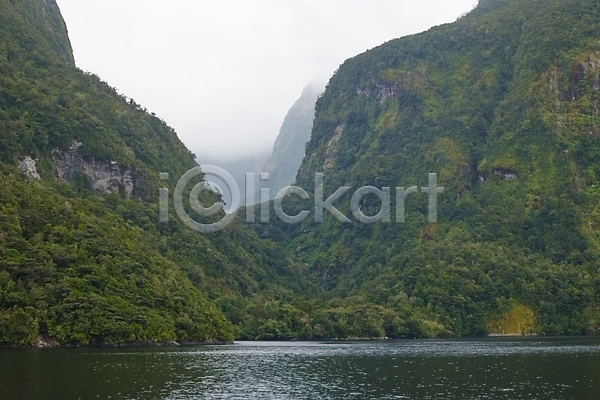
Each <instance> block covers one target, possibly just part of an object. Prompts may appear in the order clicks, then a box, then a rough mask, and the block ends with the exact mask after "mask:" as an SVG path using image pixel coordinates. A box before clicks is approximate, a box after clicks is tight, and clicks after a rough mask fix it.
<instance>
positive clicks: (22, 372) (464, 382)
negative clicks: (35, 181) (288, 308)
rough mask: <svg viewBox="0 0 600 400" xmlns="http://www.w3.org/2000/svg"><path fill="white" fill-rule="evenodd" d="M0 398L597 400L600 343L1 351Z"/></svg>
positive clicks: (498, 341) (551, 340)
mask: <svg viewBox="0 0 600 400" xmlns="http://www.w3.org/2000/svg"><path fill="white" fill-rule="evenodd" d="M0 398H1V399H36V400H37V399H61V400H62V399H93V398H101V399H110V398H112V399H600V339H599V338H560V339H558V338H523V339H521V338H519V339H505V338H502V339H481V340H428V341H421V340H406V341H385V342H342V343H337V342H336V343H313V342H311V343H307V342H292V343H265V342H258V343H250V342H241V343H236V344H235V345H231V346H208V347H200V348H184V349H182V348H177V349H125V350H122V349H110V350H106V349H52V350H34V349H0Z"/></svg>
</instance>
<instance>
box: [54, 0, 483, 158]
mask: <svg viewBox="0 0 600 400" xmlns="http://www.w3.org/2000/svg"><path fill="white" fill-rule="evenodd" d="M58 3H59V6H60V8H61V11H62V14H63V16H64V18H65V20H66V23H67V27H68V29H69V36H70V38H71V43H72V45H73V50H74V52H75V59H76V62H77V65H78V66H79V67H80V68H81V69H83V70H84V71H90V72H93V73H95V74H98V75H99V76H100V77H101V78H102V79H103V80H104V81H106V82H108V83H109V84H110V85H111V86H114V87H116V88H118V90H119V92H121V93H123V94H124V95H126V96H128V97H131V98H133V99H135V101H136V102H137V103H139V104H141V105H142V106H144V107H146V108H148V110H149V111H152V112H155V113H156V114H157V115H158V116H159V117H161V118H162V119H164V120H165V121H166V122H167V123H168V124H169V125H171V126H172V127H173V128H175V130H176V131H177V133H178V135H179V137H180V138H181V139H182V141H183V142H184V143H185V144H186V145H187V146H188V148H190V150H192V151H193V152H194V153H196V154H197V155H198V156H199V158H200V160H199V161H200V162H202V155H203V154H207V153H208V154H211V155H212V156H213V157H212V158H215V157H218V158H223V159H231V158H237V157H240V156H244V155H251V154H254V153H259V152H263V151H265V150H266V149H270V148H272V146H273V143H274V142H275V138H276V137H277V134H278V132H279V127H280V126H281V123H282V122H283V118H284V116H285V114H286V112H287V110H288V109H289V108H290V107H291V105H292V104H293V103H294V101H295V100H296V99H297V98H298V97H299V96H300V94H301V92H302V89H303V87H304V86H305V85H306V84H307V83H308V82H309V81H311V80H315V79H321V80H324V81H326V80H328V79H329V77H331V75H332V74H333V72H334V71H335V70H336V69H337V68H338V67H339V65H340V64H341V63H342V62H343V61H344V60H345V59H347V58H350V57H352V56H354V55H356V54H359V53H362V52H364V51H365V50H367V49H370V48H373V47H375V46H378V45H380V44H382V43H384V42H386V41H388V40H391V39H393V38H397V37H401V36H406V35H409V34H413V33H417V32H421V31H424V30H427V29H428V28H430V27H432V26H435V25H440V24H443V23H448V22H453V21H454V20H456V18H458V17H459V16H460V15H461V14H463V13H465V12H467V11H470V10H471V9H472V8H473V7H474V5H475V3H476V0H420V1H406V0H370V1H367V0H294V1H285V0H252V1H250V0H246V1H244V0H221V1H205V0H195V1H192V0H169V1H157V0H101V1H100V0H85V1H82V0H58Z"/></svg>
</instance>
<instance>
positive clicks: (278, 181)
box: [264, 83, 323, 199]
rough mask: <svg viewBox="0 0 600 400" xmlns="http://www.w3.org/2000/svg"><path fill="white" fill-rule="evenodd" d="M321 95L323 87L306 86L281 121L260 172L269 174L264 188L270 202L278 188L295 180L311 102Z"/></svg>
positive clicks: (312, 107) (307, 134) (310, 119)
mask: <svg viewBox="0 0 600 400" xmlns="http://www.w3.org/2000/svg"><path fill="white" fill-rule="evenodd" d="M322 92H323V87H322V86H321V85H319V84H318V83H310V84H308V85H307V86H306V87H305V88H304V90H303V91H302V95H301V96H300V98H299V99H298V100H296V102H295V103H294V105H293V106H292V107H291V108H290V110H289V111H288V113H287V115H286V116H285V119H284V120H283V124H282V125H281V130H280V131H279V136H277V140H276V141H275V145H274V146H273V153H272V154H271V156H270V157H269V160H268V162H267V164H266V167H265V171H264V172H267V173H269V174H270V177H269V183H268V187H269V189H270V190H271V199H273V198H275V196H276V195H277V193H278V192H279V191H280V190H281V189H283V188H284V187H286V186H289V185H291V184H292V183H294V182H295V181H296V174H297V173H298V169H299V168H300V164H301V163H302V159H303V158H304V155H305V152H304V147H305V145H306V143H308V141H309V140H310V133H311V130H312V125H313V120H314V118H315V103H316V101H317V97H318V96H319V95H320V94H321V93H322Z"/></svg>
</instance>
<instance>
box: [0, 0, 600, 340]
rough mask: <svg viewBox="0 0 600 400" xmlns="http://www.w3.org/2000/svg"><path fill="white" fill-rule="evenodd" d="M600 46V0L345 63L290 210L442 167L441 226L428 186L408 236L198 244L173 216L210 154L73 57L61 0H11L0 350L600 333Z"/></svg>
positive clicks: (298, 232)
mask: <svg viewBox="0 0 600 400" xmlns="http://www.w3.org/2000/svg"><path fill="white" fill-rule="evenodd" d="M53 5H54V6H53ZM599 37H600V4H598V3H597V2H596V1H592V0H566V1H565V0H560V1H558V0H544V1H542V0H539V1H531V0H527V1H526V0H481V1H480V2H479V5H478V6H477V7H476V8H475V9H474V10H473V11H472V12H471V13H469V14H468V15H466V16H464V17H462V18H460V19H459V20H457V21H456V22H454V23H452V24H447V25H442V26H438V27H435V28H432V29H431V30H429V31H427V32H424V33H421V34H418V35H413V36H410V37H405V38H400V39H394V40H391V41H389V42H387V43H385V44H382V45H381V46H379V47H376V48H374V49H372V50H369V51H367V52H365V53H363V54H360V55H357V56H356V57H353V58H351V59H349V60H347V61H346V62H344V64H342V65H341V66H340V68H339V69H338V71H337V72H336V73H335V74H334V76H333V77H332V78H331V80H330V82H329V84H328V86H327V88H326V90H325V92H324V94H323V95H322V96H320V97H319V99H318V101H317V104H316V108H315V120H314V124H313V129H312V133H311V137H310V141H309V142H308V143H307V145H306V156H305V158H304V159H303V162H302V165H301V167H300V170H299V172H298V175H297V184H298V185H299V186H301V187H302V188H304V189H305V190H306V191H307V192H309V194H310V197H311V199H310V201H304V200H300V199H298V198H296V197H289V198H286V199H285V200H284V209H285V210H287V211H288V212H289V214H291V215H293V214H295V212H294V211H299V210H300V209H308V208H307V207H310V204H312V203H311V202H312V201H313V200H314V193H313V191H314V174H315V173H323V174H324V177H325V197H327V196H329V195H330V194H331V193H333V192H334V191H335V189H336V188H338V187H340V186H348V187H351V188H352V189H353V190H352V191H350V193H351V192H353V191H355V190H356V189H358V188H359V187H361V186H365V185H370V186H375V187H378V188H380V189H381V188H383V187H390V188H391V191H392V197H393V198H395V195H396V188H408V187H411V186H418V187H424V186H427V177H428V174H429V173H437V174H438V184H439V185H440V186H443V187H444V193H443V194H440V195H439V196H438V203H439V206H438V210H439V211H438V222H437V223H429V222H428V215H427V214H428V204H427V196H426V195H424V194H421V193H420V194H418V195H411V196H409V197H407V199H406V209H405V216H406V218H405V221H404V222H402V223H397V222H395V221H396V212H395V209H394V207H392V221H393V222H392V223H388V224H385V223H377V224H372V225H366V224H361V223H358V222H356V221H355V220H353V222H351V223H340V222H339V221H338V220H336V219H335V218H333V217H332V216H331V215H328V213H325V214H326V216H325V220H324V222H323V223H321V224H319V223H315V222H314V215H311V217H310V218H308V219H306V220H305V221H304V222H302V223H301V224H298V225H289V224H284V223H281V222H277V221H276V219H275V218H271V222H270V223H268V224H261V223H256V224H247V223H246V222H245V211H244V210H242V211H241V212H240V213H239V215H238V217H237V219H236V221H234V222H233V223H232V224H231V225H229V226H228V227H227V228H226V229H224V230H222V231H220V232H217V233H214V234H208V235H206V234H205V235H203V234H198V233H196V232H193V231H191V230H189V229H187V228H186V227H185V226H184V225H183V224H182V223H181V222H180V221H179V220H178V219H177V218H176V217H175V211H174V209H173V205H172V204H170V216H171V218H170V219H169V222H168V223H160V222H159V196H158V193H159V188H161V187H164V188H168V189H169V190H170V193H173V191H174V189H175V186H176V184H177V180H178V177H179V176H181V175H182V174H183V173H184V172H185V171H187V170H188V169H190V168H192V167H194V166H196V165H197V164H196V161H195V159H194V155H193V154H192V153H191V152H190V151H189V150H188V149H187V148H186V147H185V146H184V145H183V143H182V142H181V141H180V140H179V139H178V137H177V134H176V132H175V131H174V130H173V129H172V128H170V127H169V126H168V125H167V123H166V122H165V121H162V120H161V119H159V118H157V117H156V116H154V115H153V114H152V113H150V112H148V111H147V110H146V109H145V108H144V107H143V106H141V105H139V104H137V103H136V102H135V101H134V100H133V99H131V98H128V97H126V96H124V95H120V94H118V93H117V91H116V90H115V89H114V88H112V87H111V86H110V85H109V84H107V83H106V82H103V81H102V80H101V79H100V77H98V76H96V75H93V74H90V73H84V72H82V71H81V70H80V69H78V68H77V67H76V65H75V63H74V58H73V54H72V50H71V45H70V42H69V39H68V35H67V32H66V26H65V23H64V21H63V20H62V16H61V15H60V12H59V11H58V7H57V6H56V3H54V2H53V1H42V0H0V185H1V187H2V190H1V191H0V345H3V346H14V345H16V346H32V345H34V344H35V343H36V340H37V339H38V338H39V337H40V336H42V337H44V338H49V340H50V341H51V342H53V343H54V344H56V345H91V346H99V345H122V344H150V343H164V342H172V341H176V342H178V343H182V344H185V343H190V344H192V343H227V342H231V341H232V340H234V339H249V340H291V339H305V340H325V339H347V338H392V339H396V338H437V337H461V336H485V335H490V334H522V335H526V334H540V335H594V334H600V257H599V254H600V117H599V116H598V110H599V109H600V41H599V40H598V38H599ZM290 140H291V139H290ZM26 157H29V158H30V159H31V160H33V161H34V162H35V165H36V168H37V173H38V174H39V179H36V178H35V177H32V176H28V174H25V173H23V171H22V170H21V169H20V168H19V163H20V162H22V161H23V160H24V159H25V158H26ZM73 160H74V161H73ZM61 163H62V164H61ZM90 165H92V166H95V167H97V168H105V169H106V170H110V171H113V172H115V171H117V172H115V173H116V175H115V176H118V177H122V179H121V178H119V179H121V180H119V179H117V180H116V181H114V182H113V185H112V186H111V188H112V189H111V190H98V186H97V185H96V183H97V182H95V181H94V180H93V177H92V175H90V173H89V168H91V167H90ZM59 167H60V168H59ZM61 168H62V169H66V170H67V172H66V173H65V174H63V175H64V178H59V177H58V172H57V171H59V169H61ZM86 168H87V169H86ZM111 168H112V169H111ZM63 172H64V171H63ZM162 172H168V173H169V178H170V179H169V180H163V181H161V180H160V179H159V173H162ZM61 176H62V175H61ZM125 176H127V177H128V178H127V179H128V181H127V183H126V182H125V181H126V179H125V178H124V177H125ZM129 189H131V190H129ZM202 196H203V198H202V200H203V202H204V203H206V204H207V205H209V204H211V203H213V202H214V201H217V200H218V198H217V195H216V194H211V193H208V192H206V191H205V192H203V194H202ZM350 196H351V195H350V194H347V195H345V196H344V197H342V198H341V199H340V200H338V201H337V202H336V204H335V206H336V207H337V208H338V209H339V210H340V211H341V212H343V213H344V214H346V216H348V217H350V218H351V217H352V215H351V213H350ZM361 206H362V208H363V209H364V210H365V212H366V213H367V214H369V213H371V215H373V214H376V213H377V211H378V209H379V208H380V207H381V204H380V202H379V200H378V199H377V198H375V197H374V196H370V195H369V196H365V197H364V199H363V201H362V203H361ZM269 207H273V205H272V204H269ZM259 208H260V207H259Z"/></svg>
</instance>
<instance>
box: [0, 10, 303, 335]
mask: <svg viewBox="0 0 600 400" xmlns="http://www.w3.org/2000/svg"><path fill="white" fill-rule="evenodd" d="M0 71H1V73H0V184H1V185H2V188H3V189H2V191H0V345H33V344H37V345H39V346H45V345H47V344H48V343H57V344H62V345H65V344H72V345H102V344H113V345H114V344H119V343H153V342H167V341H173V340H177V341H179V342H205V341H220V342H227V341H231V340H232V339H233V338H234V337H235V335H236V334H237V331H238V330H239V328H237V327H236V326H235V325H234V324H235V323H236V319H235V310H234V311H231V310H232V307H231V306H230V305H231V304H236V302H237V301H239V300H238V299H243V298H254V296H256V295H257V294H259V293H265V292H266V291H268V290H272V291H276V292H277V293H279V294H280V295H281V296H283V295H286V293H291V292H292V291H293V290H296V291H298V292H300V291H302V292H307V293H309V292H310V290H309V289H306V288H303V287H302V283H301V279H299V278H298V274H300V272H299V271H300V269H299V265H298V264H297V263H295V262H292V261H290V260H288V259H287V257H286V255H285V254H284V252H283V249H282V248H281V247H280V246H277V245H275V244H273V243H272V242H270V241H266V240H262V239H259V238H258V237H257V236H256V234H255V233H254V232H252V231H251V230H250V229H248V227H247V226H245V225H242V224H240V223H237V222H233V223H232V224H231V225H230V226H229V227H228V228H227V229H226V230H224V231H222V232H219V233H216V234H213V235H202V234H198V233H196V232H193V231H191V230H189V229H188V228H187V227H186V226H184V224H183V222H182V221H180V220H179V219H178V218H177V217H176V212H175V209H174V203H173V196H172V194H173V193H174V189H175V184H176V183H177V182H178V180H179V179H180V177H181V176H182V175H183V174H184V173H185V172H186V171H188V170H190V169H191V168H194V167H196V165H197V164H196V163H195V160H194V155H193V154H192V153H191V152H190V151H189V150H188V149H187V148H186V147H185V146H184V145H183V144H182V143H181V141H180V140H179V139H178V138H177V135H176V134H175V132H174V130H173V129H172V128H170V127H169V126H168V125H166V123H165V122H164V121H162V120H160V119H158V118H156V117H154V116H153V115H151V114H149V113H148V112H147V111H146V110H145V109H144V108H143V107H142V106H140V105H138V104H137V103H136V102H135V101H134V100H133V99H130V98H127V97H124V96H121V95H119V94H118V93H117V92H116V91H115V90H114V89H113V88H112V87H110V86H109V85H108V84H107V83H105V82H103V81H102V80H100V78H99V77H97V76H95V75H93V74H88V73H84V72H82V71H81V70H79V69H77V68H76V66H75V64H74V62H73V55H72V52H71V46H70V43H69V39H68V35H67V31H66V27H65V23H64V21H63V20H62V17H61V15H60V11H59V9H58V6H57V5H56V3H55V1H54V0H0ZM165 174H167V175H168V176H167V175H165ZM195 179H196V180H195V181H191V182H190V184H194V183H198V184H200V185H203V184H202V183H201V182H200V179H201V176H198V177H196V178H195ZM200 187H201V186H200ZM159 188H162V190H161V191H160V193H162V195H164V194H167V195H170V196H168V197H170V200H169V203H168V205H169V208H168V209H167V211H168V214H167V215H165V213H164V211H165V204H167V203H166V201H164V200H166V199H163V201H162V202H161V201H159ZM165 189H167V190H169V192H168V193H167V192H166V191H165ZM190 189H191V187H187V189H186V190H187V192H186V193H189V191H190ZM163 197H165V198H166V197H167V196H163ZM200 200H201V201H202V202H203V203H206V204H212V203H213V202H217V201H219V199H218V198H217V197H216V196H215V195H214V194H212V193H211V192H210V191H203V192H202V193H201V195H200ZM185 206H186V207H187V206H188V203H187V202H186V203H185ZM159 210H160V215H161V217H163V218H162V219H165V218H164V217H165V216H168V217H169V218H168V222H165V221H163V222H159ZM192 215H193V214H192ZM223 216H224V214H222V213H221V214H220V218H222V217H223ZM198 220H200V221H202V219H201V218H198ZM206 222H207V223H210V222H214V221H213V220H206ZM225 313H227V317H226V316H225Z"/></svg>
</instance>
